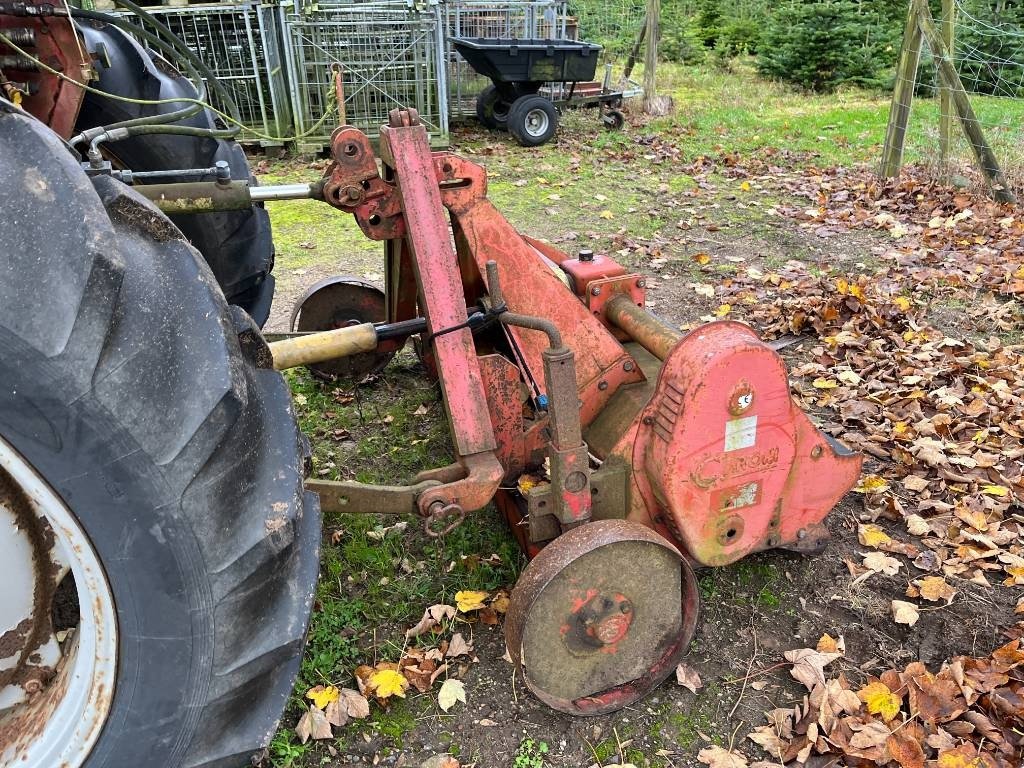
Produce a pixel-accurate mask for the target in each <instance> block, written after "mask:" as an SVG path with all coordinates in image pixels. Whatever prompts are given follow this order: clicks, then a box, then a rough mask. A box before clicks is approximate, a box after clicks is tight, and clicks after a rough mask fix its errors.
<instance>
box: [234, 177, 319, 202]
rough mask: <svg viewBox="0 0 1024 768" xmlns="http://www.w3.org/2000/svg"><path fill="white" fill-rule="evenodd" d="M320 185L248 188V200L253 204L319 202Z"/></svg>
mask: <svg viewBox="0 0 1024 768" xmlns="http://www.w3.org/2000/svg"><path fill="white" fill-rule="evenodd" d="M319 190H320V183H319V182H314V183H312V184H270V185H267V186H265V187H249V199H250V200H252V202H254V203H260V202H263V201H265V200H319V199H320V198H321V194H320V192H319Z"/></svg>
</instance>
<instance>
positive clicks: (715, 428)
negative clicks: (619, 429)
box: [620, 321, 861, 565]
mask: <svg viewBox="0 0 1024 768" xmlns="http://www.w3.org/2000/svg"><path fill="white" fill-rule="evenodd" d="M638 420H639V424H638V425H637V428H636V437H635V439H632V440H630V441H629V442H628V443H627V444H623V443H620V446H621V447H622V448H623V449H624V450H626V451H628V452H629V453H630V457H631V459H632V462H633V466H634V467H636V468H639V469H641V470H642V471H639V472H634V480H635V481H636V485H637V490H638V491H639V495H640V497H641V498H642V500H643V503H644V506H645V508H646V510H645V511H646V517H647V518H648V521H649V523H650V524H652V525H653V523H654V519H655V518H656V517H657V516H658V515H663V517H664V523H663V525H664V527H665V528H667V529H668V530H670V532H671V537H672V538H673V539H675V540H676V541H678V543H679V545H680V547H681V549H682V550H683V551H684V552H685V553H686V554H687V555H688V556H689V557H690V558H692V559H693V560H694V561H695V562H697V563H700V564H703V565H726V564H728V563H731V562H734V561H736V560H738V559H740V558H741V557H744V556H745V555H747V554H750V553H751V552H754V551H757V550H759V549H765V548H770V547H784V546H789V545H793V544H796V543H797V542H798V541H799V538H800V531H801V530H805V531H806V529H807V528H808V527H809V526H811V525H812V524H816V523H820V522H821V520H822V519H823V518H824V517H825V515H826V514H827V513H828V512H829V510H830V509H831V508H832V507H833V506H834V505H835V503H836V502H837V501H838V500H839V499H840V498H841V497H842V495H843V494H844V493H845V492H846V491H847V490H848V489H849V488H850V487H851V486H852V485H853V484H854V483H855V482H856V479H857V476H858V475H859V474H860V465H861V459H860V457H859V456H856V455H853V454H847V455H842V454H840V453H838V452H837V451H836V450H834V449H833V448H832V446H831V445H830V444H829V443H828V441H827V440H826V439H825V438H824V436H823V435H822V434H821V433H820V432H818V430H817V429H815V428H814V426H813V425H812V424H811V422H810V420H809V419H808V418H807V416H806V415H805V414H804V413H803V412H802V411H801V410H800V409H799V408H798V407H797V406H796V405H795V404H794V403H793V401H792V399H791V397H790V394H789V383H788V380H787V376H786V370H785V366H784V364H783V362H782V359H781V358H780V357H779V355H778V354H777V353H776V352H775V351H774V350H772V349H771V348H769V347H768V346H767V345H765V344H764V343H762V342H761V341H760V340H759V339H758V337H757V335H756V334H755V333H754V332H753V331H752V330H750V328H748V327H747V326H745V325H742V324H740V323H734V322H727V321H723V322H716V323H711V324H708V325H705V326H702V327H701V328H698V329H697V330H695V331H693V332H691V333H690V334H689V335H687V336H686V337H685V338H684V339H683V340H682V341H680V342H679V343H678V344H677V345H676V346H675V347H674V348H673V349H672V350H671V352H670V353H669V355H668V357H667V359H666V360H665V363H664V365H663V367H662V370H661V373H660V376H659V378H658V384H657V388H656V390H655V393H654V395H653V396H652V397H651V400H650V402H649V403H648V405H647V407H646V408H644V409H643V411H642V413H641V414H640V415H639V416H638ZM644 516H645V514H644V512H640V514H639V515H637V517H644ZM634 519H635V518H634Z"/></svg>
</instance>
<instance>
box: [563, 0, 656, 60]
mask: <svg viewBox="0 0 1024 768" xmlns="http://www.w3.org/2000/svg"><path fill="white" fill-rule="evenodd" d="M644 12H645V4H644V0H569V13H570V15H571V17H572V19H573V22H570V23H571V25H572V26H574V27H575V30H574V31H575V34H574V35H573V36H574V37H578V38H579V39H580V40H586V41H587V42H590V43H598V44H600V45H602V46H604V51H603V52H602V60H603V61H604V62H606V63H607V62H615V61H617V60H618V59H619V58H621V57H623V56H624V55H625V54H627V53H628V52H629V50H630V48H631V47H632V46H633V42H634V41H635V40H636V37H637V34H638V33H639V32H640V28H641V27H642V26H643V24H644Z"/></svg>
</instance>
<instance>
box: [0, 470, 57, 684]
mask: <svg viewBox="0 0 1024 768" xmlns="http://www.w3.org/2000/svg"><path fill="white" fill-rule="evenodd" d="M0 513H2V516H3V517H6V516H10V520H9V523H10V525H11V528H10V529H9V530H8V533H7V535H8V537H10V538H9V540H10V541H11V542H12V543H15V544H20V546H19V547H18V550H19V551H18V552H13V551H8V552H6V553H5V556H6V558H7V565H8V566H9V567H10V568H12V569H16V571H17V572H16V573H12V576H11V579H10V580H9V582H8V583H7V584H5V585H4V588H5V589H6V590H8V591H9V595H8V598H7V599H6V600H5V603H6V604H7V607H13V604H14V603H15V601H16V600H17V598H18V597H19V596H22V594H21V593H30V594H31V598H30V600H29V601H28V602H29V603H30V605H25V606H24V607H25V608H26V609H27V610H26V611H16V612H17V613H18V616H17V617H15V618H14V619H11V625H10V626H5V623H6V622H0V691H2V690H3V689H4V688H6V687H7V686H15V687H16V688H20V689H21V692H20V694H19V696H18V698H19V699H20V700H21V701H24V700H25V699H27V698H28V697H29V696H30V695H34V694H37V693H39V692H40V691H42V690H43V689H44V688H46V686H47V684H48V683H49V682H50V679H51V678H52V677H53V676H54V669H53V667H52V666H49V665H48V664H44V663H42V659H41V654H40V651H41V649H42V648H43V646H44V645H45V644H47V643H48V642H49V641H50V640H51V638H52V636H53V628H52V623H51V613H52V603H53V595H54V592H55V590H56V588H57V584H58V583H59V581H60V576H61V572H62V568H61V565H60V564H59V563H58V562H56V561H55V560H54V558H53V556H52V555H53V553H54V552H55V546H56V540H55V537H54V534H53V530H52V529H51V528H50V526H49V524H48V523H47V522H46V519H45V517H43V516H42V515H40V514H39V513H38V512H37V509H36V505H34V504H33V503H32V501H31V500H30V499H29V497H28V496H27V495H26V494H25V492H24V491H23V490H22V488H21V487H20V486H18V485H17V484H16V483H15V482H14V480H13V478H11V476H10V475H8V474H7V473H6V472H4V471H3V470H2V469H0ZM21 560H26V561H27V562H19V561H21ZM26 568H27V573H25V572H24V571H25V569H26ZM18 576H22V577H27V578H28V582H27V583H26V584H24V585H19V584H18V583H17V582H16V581H15V578H16V577H18ZM23 596H24V597H27V594H24V595H23ZM33 659H35V660H33Z"/></svg>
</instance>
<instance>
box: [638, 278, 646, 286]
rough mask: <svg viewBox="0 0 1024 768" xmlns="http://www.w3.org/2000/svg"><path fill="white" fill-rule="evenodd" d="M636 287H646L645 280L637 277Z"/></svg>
mask: <svg viewBox="0 0 1024 768" xmlns="http://www.w3.org/2000/svg"><path fill="white" fill-rule="evenodd" d="M636 287H637V288H646V287H647V280H646V279H645V278H642V277H641V278H640V279H638V280H637V281H636Z"/></svg>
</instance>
